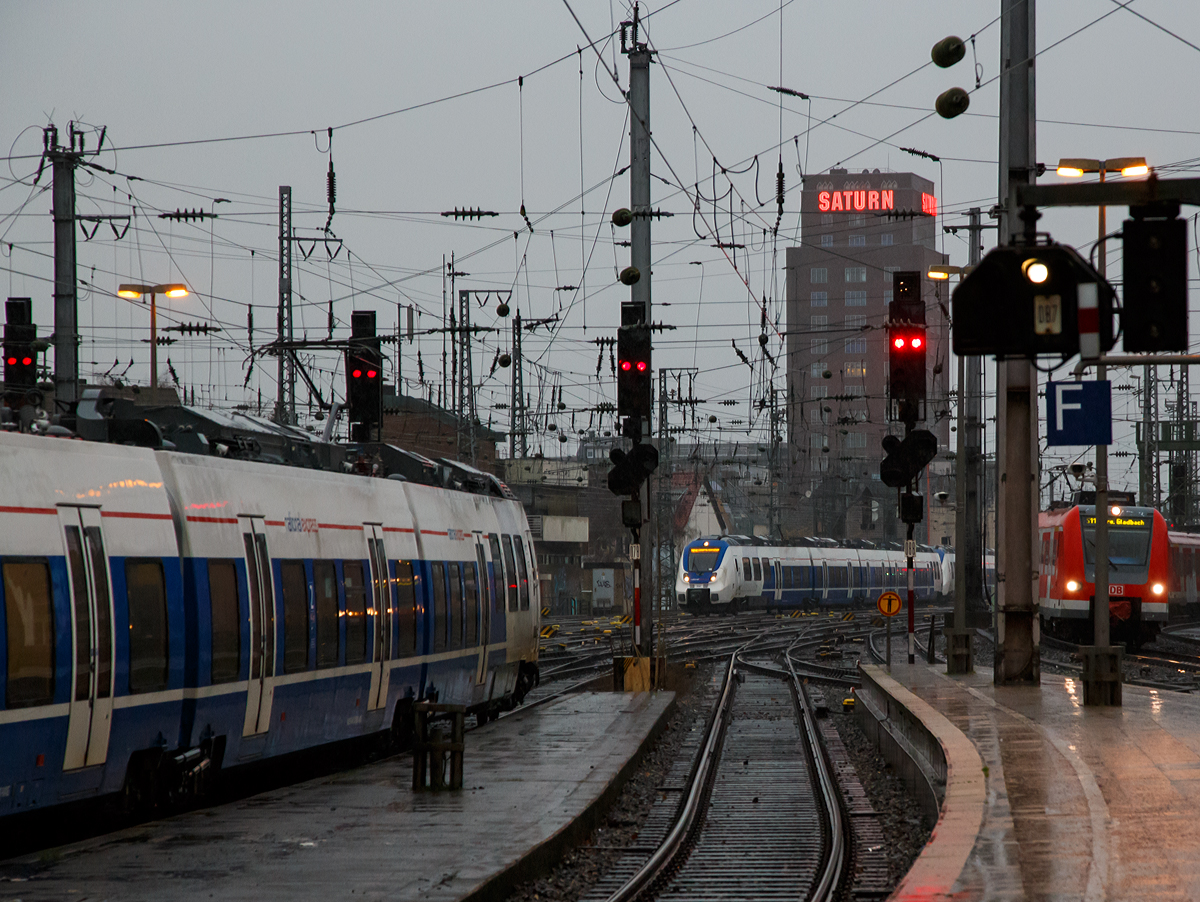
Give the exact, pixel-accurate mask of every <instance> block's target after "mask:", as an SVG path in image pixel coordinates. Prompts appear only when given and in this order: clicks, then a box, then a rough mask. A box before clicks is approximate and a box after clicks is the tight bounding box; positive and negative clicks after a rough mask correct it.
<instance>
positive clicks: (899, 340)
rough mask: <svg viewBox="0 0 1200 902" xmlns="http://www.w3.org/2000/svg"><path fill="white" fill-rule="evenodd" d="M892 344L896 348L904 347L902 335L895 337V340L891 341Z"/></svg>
mask: <svg viewBox="0 0 1200 902" xmlns="http://www.w3.org/2000/svg"><path fill="white" fill-rule="evenodd" d="M892 344H894V345H895V346H896V347H898V348H902V347H904V337H903V336H902V335H897V336H896V337H895V338H893V339H892Z"/></svg>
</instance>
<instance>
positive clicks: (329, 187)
mask: <svg viewBox="0 0 1200 902" xmlns="http://www.w3.org/2000/svg"><path fill="white" fill-rule="evenodd" d="M325 195H326V197H328V198H329V206H331V207H332V206H333V205H334V204H335V203H336V202H337V174H336V173H335V172H334V171H333V157H330V158H329V174H328V175H327V176H325Z"/></svg>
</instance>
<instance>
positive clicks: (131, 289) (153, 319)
mask: <svg viewBox="0 0 1200 902" xmlns="http://www.w3.org/2000/svg"><path fill="white" fill-rule="evenodd" d="M187 293H188V290H187V286H186V285H180V284H179V283H178V282H170V283H168V284H166V285H131V284H125V285H121V286H120V287H119V288H117V296H118V297H123V298H130V299H136V298H140V297H141V296H142V295H144V294H148V295H150V387H151V388H158V305H157V304H156V303H155V296H156V295H160V294H165V295H166V296H167V297H169V298H182V297H187Z"/></svg>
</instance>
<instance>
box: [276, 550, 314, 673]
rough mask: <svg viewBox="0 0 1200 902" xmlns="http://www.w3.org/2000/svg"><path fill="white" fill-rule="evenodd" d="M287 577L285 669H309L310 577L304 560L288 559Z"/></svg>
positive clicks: (283, 568) (284, 569) (283, 570)
mask: <svg viewBox="0 0 1200 902" xmlns="http://www.w3.org/2000/svg"><path fill="white" fill-rule="evenodd" d="M279 569H280V575H281V576H282V577H283V672H284V673H300V672H301V671H303V670H308V578H307V577H306V576H305V574H304V561H284V562H283V563H282V564H280V566H279Z"/></svg>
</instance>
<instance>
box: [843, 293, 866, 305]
mask: <svg viewBox="0 0 1200 902" xmlns="http://www.w3.org/2000/svg"><path fill="white" fill-rule="evenodd" d="M846 306H847V307H865V306H867V293H866V292H865V291H847V292H846Z"/></svg>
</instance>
